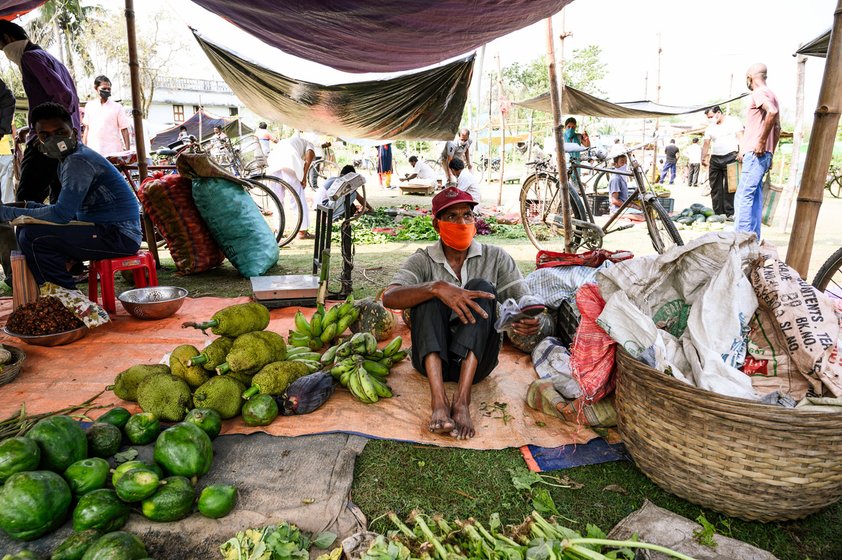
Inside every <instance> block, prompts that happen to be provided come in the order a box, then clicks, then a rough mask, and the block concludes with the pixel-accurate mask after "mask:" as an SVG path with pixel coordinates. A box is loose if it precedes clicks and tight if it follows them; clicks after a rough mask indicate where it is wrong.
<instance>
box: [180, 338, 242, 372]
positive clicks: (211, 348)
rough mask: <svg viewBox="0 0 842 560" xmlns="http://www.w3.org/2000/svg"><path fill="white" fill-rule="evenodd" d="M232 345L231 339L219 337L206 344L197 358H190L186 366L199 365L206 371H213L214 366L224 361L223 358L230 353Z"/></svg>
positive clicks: (232, 340)
mask: <svg viewBox="0 0 842 560" xmlns="http://www.w3.org/2000/svg"><path fill="white" fill-rule="evenodd" d="M232 344H234V339H233V338H231V337H228V336H220V337H219V338H217V339H216V340H214V341H213V342H211V343H210V344H208V345H207V347H205V349H204V350H202V352H201V353H200V354H199V355H198V356H196V357H194V358H190V362H189V364H188V365H191V366H197V365H201V366H202V367H203V368H205V369H206V370H208V371H213V370H215V369H216V366H218V365H219V364H221V363H222V362H224V361H225V356H227V355H228V352H230V351H231V345H232Z"/></svg>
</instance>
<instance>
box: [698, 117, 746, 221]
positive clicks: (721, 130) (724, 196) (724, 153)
mask: <svg viewBox="0 0 842 560" xmlns="http://www.w3.org/2000/svg"><path fill="white" fill-rule="evenodd" d="M705 116H706V117H707V118H708V123H709V124H708V127H707V129H706V130H705V136H704V143H703V144H702V165H705V166H709V170H708V184H709V185H710V200H711V206H712V207H713V211H714V212H716V213H717V214H723V215H725V216H733V215H734V193H732V192H728V174H727V173H728V171H727V167H728V164H729V163H732V162H735V161H737V152H738V151H739V148H740V140H741V139H742V137H743V125H742V124H741V123H740V121H739V120H738V119H737V118H735V117H731V116H725V115H724V114H722V109H720V108H719V105H715V106H713V107H711V108H710V109H708V110H707V111H705ZM708 153H710V154H711V155H710V161H709V162H708V157H707V156H708Z"/></svg>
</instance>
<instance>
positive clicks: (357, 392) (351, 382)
mask: <svg viewBox="0 0 842 560" xmlns="http://www.w3.org/2000/svg"><path fill="white" fill-rule="evenodd" d="M343 377H344V376H343ZM348 390H349V391H351V394H352V395H354V397H356V398H357V399H358V400H361V401H363V402H365V399H366V396H365V393H363V389H362V386H361V385H360V376H359V368H354V369H352V370H351V372H350V375H348Z"/></svg>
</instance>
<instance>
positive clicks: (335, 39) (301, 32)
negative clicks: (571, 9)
mask: <svg viewBox="0 0 842 560" xmlns="http://www.w3.org/2000/svg"><path fill="white" fill-rule="evenodd" d="M193 1H194V3H196V4H198V5H199V6H202V7H203V8H205V9H207V10H210V11H211V12H214V13H215V14H217V15H219V16H222V17H223V18H225V19H227V20H228V21H230V22H231V23H233V24H234V25H236V26H238V27H240V28H242V29H243V30H245V31H247V32H248V33H250V34H252V35H254V36H255V37H258V38H260V39H261V40H262V41H264V42H265V43H267V44H269V45H272V46H274V47H277V48H279V49H281V50H283V51H285V52H288V53H290V54H293V55H295V56H299V57H301V58H306V59H307V60H315V61H317V62H319V63H321V64H325V65H327V66H331V67H333V68H337V69H339V70H344V71H346V72H390V71H396V70H412V69H416V68H423V67H425V66H430V65H432V64H437V63H439V62H441V61H443V60H447V59H448V58H453V57H454V56H459V55H461V54H464V53H468V52H470V51H473V50H476V49H478V48H479V47H481V46H482V45H484V44H486V43H489V42H491V41H492V40H494V39H496V38H498V37H502V36H503V35H506V34H508V33H511V32H512V31H516V30H518V29H521V28H522V27H526V26H528V25H531V24H533V23H535V22H537V21H540V20H542V19H544V18H547V17H549V16H551V15H553V14H555V13H556V12H558V11H559V10H561V9H562V8H563V7H564V6H565V5H567V4H569V3H570V2H571V1H572V0H506V1H505V2H501V1H500V0H471V1H470V2H465V0H436V1H434V2H433V1H430V0H380V1H379V2H372V1H371V0H306V1H305V0H287V1H285V2H278V1H277V0H250V1H248V2H231V0H193Z"/></svg>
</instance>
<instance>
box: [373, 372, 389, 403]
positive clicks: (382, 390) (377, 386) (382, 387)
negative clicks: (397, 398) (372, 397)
mask: <svg viewBox="0 0 842 560" xmlns="http://www.w3.org/2000/svg"><path fill="white" fill-rule="evenodd" d="M371 384H372V385H373V386H374V391H375V392H376V393H377V396H378V397H380V398H381V399H383V398H385V399H388V398H389V397H391V396H393V393H392V389H391V387H389V386H388V385H386V384H385V383H383V382H382V381H380V380H379V379H377V377H374V376H372V378H371Z"/></svg>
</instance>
